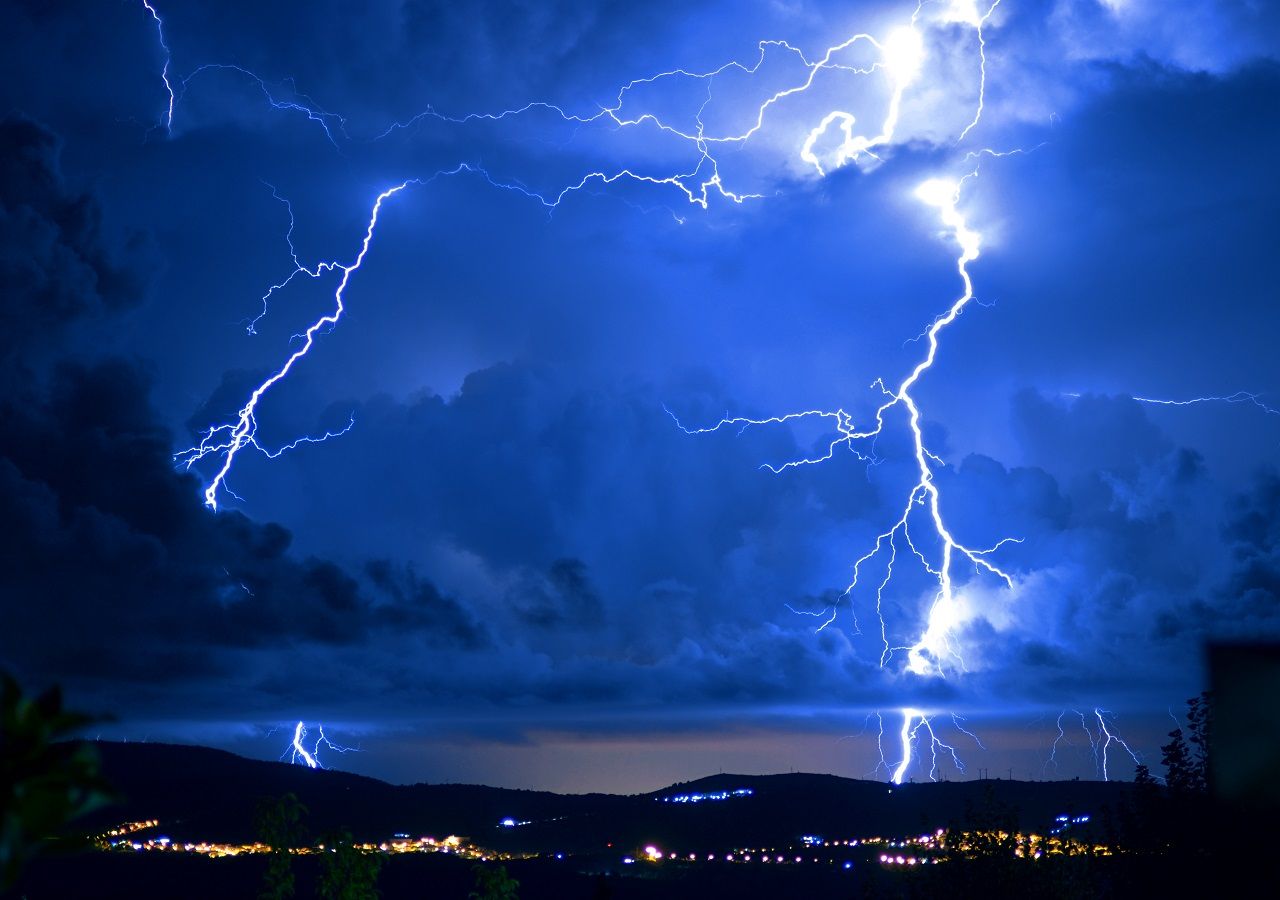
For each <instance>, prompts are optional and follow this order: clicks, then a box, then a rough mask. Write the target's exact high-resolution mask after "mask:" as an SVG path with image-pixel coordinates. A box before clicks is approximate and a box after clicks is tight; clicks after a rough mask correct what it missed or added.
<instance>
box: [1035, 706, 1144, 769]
mask: <svg viewBox="0 0 1280 900" xmlns="http://www.w3.org/2000/svg"><path fill="white" fill-rule="evenodd" d="M1068 713H1070V714H1071V715H1073V716H1075V717H1076V718H1078V719H1079V720H1080V729H1081V730H1082V731H1083V732H1084V734H1085V737H1086V738H1087V739H1088V741H1089V754H1090V756H1091V757H1092V759H1093V765H1094V769H1095V770H1096V771H1097V773H1098V774H1099V775H1101V776H1102V780H1103V781H1110V780H1111V772H1110V764H1111V758H1110V753H1111V745H1112V744H1116V745H1118V746H1119V748H1120V749H1121V750H1123V751H1124V752H1125V753H1126V754H1128V756H1129V758H1130V759H1131V760H1133V762H1134V764H1135V765H1136V764H1137V763H1140V762H1142V757H1141V756H1139V755H1138V753H1137V752H1135V751H1134V750H1133V748H1132V747H1130V746H1129V745H1128V744H1127V743H1126V742H1125V741H1124V739H1123V738H1122V737H1120V735H1119V734H1117V733H1116V730H1115V722H1114V719H1115V716H1114V714H1112V713H1111V712H1109V711H1108V710H1105V709H1100V708H1096V707H1095V708H1094V709H1092V710H1090V711H1089V712H1087V713H1086V712H1082V711H1080V710H1078V709H1072V710H1063V711H1062V712H1061V713H1059V714H1058V722H1057V725H1058V734H1057V736H1056V737H1055V738H1054V739H1053V745H1052V746H1051V747H1050V748H1049V757H1048V759H1046V760H1045V763H1044V770H1045V772H1046V773H1047V772H1048V770H1049V767H1050V766H1052V767H1053V770H1054V772H1057V771H1058V748H1059V747H1060V746H1061V745H1062V744H1068V745H1069V744H1070V743H1071V742H1070V741H1069V740H1068V739H1067V730H1066V728H1065V727H1064V726H1063V724H1062V720H1063V719H1064V718H1066V717H1067V714H1068ZM1093 723H1096V728H1097V730H1096V731H1094V725H1093Z"/></svg>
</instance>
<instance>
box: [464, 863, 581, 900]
mask: <svg viewBox="0 0 1280 900" xmlns="http://www.w3.org/2000/svg"><path fill="white" fill-rule="evenodd" d="M472 871H474V872H475V873H476V886H475V887H474V888H473V889H472V891H471V893H469V894H467V900H516V898H517V897H519V894H518V893H517V891H518V890H519V889H520V882H518V881H516V880H515V879H514V878H512V877H511V876H510V875H509V874H508V873H507V867H506V866H494V867H490V866H485V865H478V866H476V867H475V868H474V869H473V870H472ZM597 890H598V888H597Z"/></svg>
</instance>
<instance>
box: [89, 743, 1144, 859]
mask: <svg viewBox="0 0 1280 900" xmlns="http://www.w3.org/2000/svg"><path fill="white" fill-rule="evenodd" d="M95 746H96V747H97V749H98V752H99V753H100V754H101V757H102V760H103V765H104V769H105V773H106V776H107V778H108V779H109V780H110V781H111V783H112V784H114V785H115V786H116V788H117V789H118V790H119V791H120V793H121V795H122V801H121V802H120V803H119V804H117V805H115V806H113V807H111V808H109V809H106V810H102V811H100V812H99V813H97V814H96V816H95V824H101V825H104V826H108V825H114V824H117V823H120V822H124V821H138V820H144V819H158V820H159V822H160V827H159V831H160V832H162V833H164V834H166V835H167V836H169V837H171V838H172V839H173V840H175V841H195V840H206V841H224V842H239V841H246V840H252V839H253V837H254V834H253V821H254V809H255V806H256V804H257V803H258V801H259V800H260V799H261V798H263V797H278V796H280V795H282V794H285V793H288V792H292V793H294V794H296V795H297V796H298V797H299V798H300V799H301V800H302V802H303V803H304V804H305V805H306V806H307V808H308V810H309V812H308V815H307V817H306V824H307V827H308V828H309V829H310V830H311V832H312V833H313V834H320V833H323V832H325V831H328V830H332V829H334V828H346V829H348V830H350V831H351V832H352V833H353V834H354V835H355V837H356V838H357V839H361V840H385V839H387V838H390V837H391V836H393V835H395V834H407V835H409V836H412V837H420V836H434V837H437V838H443V837H445V836H447V835H451V834H452V835H460V836H465V837H468V838H470V839H471V840H472V841H473V842H474V843H476V844H479V845H482V846H486V847H492V848H494V849H497V850H508V851H524V852H544V853H545V852H550V853H556V852H563V853H566V854H570V853H571V854H594V853H602V852H606V849H607V848H610V847H612V848H630V847H638V846H643V845H644V844H646V843H650V842H652V843H657V844H659V845H661V846H664V847H679V848H681V849H682V850H689V851H700V850H707V851H722V850H726V849H729V848H733V847H758V846H769V845H772V844H775V843H777V844H782V843H788V844H789V843H792V842H794V841H796V840H798V839H799V837H800V836H801V835H820V836H824V837H826V838H829V839H845V838H857V837H870V836H883V837H892V836H906V835H912V834H921V833H924V832H928V831H934V830H936V829H938V828H951V827H960V828H965V827H975V826H981V825H989V824H992V823H994V822H995V821H997V820H1000V821H1008V820H1010V819H1012V820H1013V821H1014V822H1016V823H1017V825H1018V826H1019V828H1021V829H1022V830H1025V831H1037V832H1039V833H1042V834H1043V833H1046V832H1047V831H1048V830H1049V829H1050V828H1051V827H1052V825H1053V824H1054V822H1055V820H1056V818H1057V817H1058V816H1061V815H1067V816H1071V817H1076V816H1081V815H1088V816H1091V817H1092V819H1093V821H1094V822H1097V821H1099V819H1105V818H1106V817H1107V816H1108V815H1110V814H1115V813H1117V812H1118V811H1119V809H1120V808H1121V806H1122V805H1123V804H1124V803H1125V801H1126V798H1127V797H1128V796H1129V793H1130V792H1131V791H1132V789H1133V786H1132V785H1131V784H1128V783H1117V782H1109V783H1108V782H1097V781H1039V782H1025V781H1007V780H1001V779H993V780H975V781H952V782H939V783H924V784H907V785H900V786H893V785H887V784H884V783H880V782H874V781H862V780H855V779H849V778H839V777H836V776H834V775H805V774H794V775H713V776H710V777H707V778H701V779H698V780H697V781H692V782H685V783H680V784H674V785H671V786H670V787H668V788H665V789H663V790H660V791H655V792H653V793H650V794H637V795H615V794H554V793H550V792H546V791H526V790H511V789H506V788H492V787H484V786H480V785H464V784H414V785H391V784H387V783H385V782H382V781H378V780H376V779H373V778H366V777H364V776H360V775H352V774H349V773H346V772H339V771H334V770H321V769H309V768H305V767H302V766H296V765H289V764H286V763H277V762H263V761H260V760H252V759H246V758H244V757H240V756H236V755H234V754H231V753H227V752H224V751H221V750H212V749H208V748H204V747H188V746H178V745H171V744H151V743H147V744H138V743H129V744H121V743H108V742H100V743H98V744H96V745H95ZM734 792H737V793H734ZM695 795H697V796H698V797H700V799H695ZM681 797H684V798H686V799H684V800H680V799H678V798H681ZM614 852H617V850H616V849H615V850H614Z"/></svg>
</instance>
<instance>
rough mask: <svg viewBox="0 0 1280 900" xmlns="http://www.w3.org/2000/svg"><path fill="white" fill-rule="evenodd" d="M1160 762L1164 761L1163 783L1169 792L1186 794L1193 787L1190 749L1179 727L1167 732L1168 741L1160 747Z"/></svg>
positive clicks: (1193, 777)
mask: <svg viewBox="0 0 1280 900" xmlns="http://www.w3.org/2000/svg"><path fill="white" fill-rule="evenodd" d="M1160 762H1162V763H1164V767H1165V779H1164V783H1165V784H1166V785H1168V787H1169V790H1170V792H1172V793H1174V794H1187V793H1190V792H1191V791H1193V790H1194V789H1195V786H1196V781H1195V775H1194V773H1193V771H1192V760H1191V751H1190V749H1189V748H1188V747H1187V741H1186V738H1185V737H1183V734H1182V729H1181V728H1175V729H1174V730H1173V731H1170V732H1169V743H1167V744H1165V745H1164V746H1163V747H1161V748H1160Z"/></svg>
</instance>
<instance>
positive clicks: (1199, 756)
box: [1187, 691, 1213, 791]
mask: <svg viewBox="0 0 1280 900" xmlns="http://www.w3.org/2000/svg"><path fill="white" fill-rule="evenodd" d="M1187 728H1188V730H1189V731H1190V732H1191V735H1190V739H1189V740H1190V744H1191V748H1190V749H1191V753H1190V757H1189V760H1188V762H1189V767H1190V781H1191V786H1192V789H1193V790H1197V791H1207V790H1208V789H1209V743H1210V740H1211V738H1212V736H1213V695H1212V694H1211V693H1210V692H1208V691H1205V692H1203V693H1202V694H1200V696H1199V697H1192V698H1191V699H1190V700H1188V701H1187Z"/></svg>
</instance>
